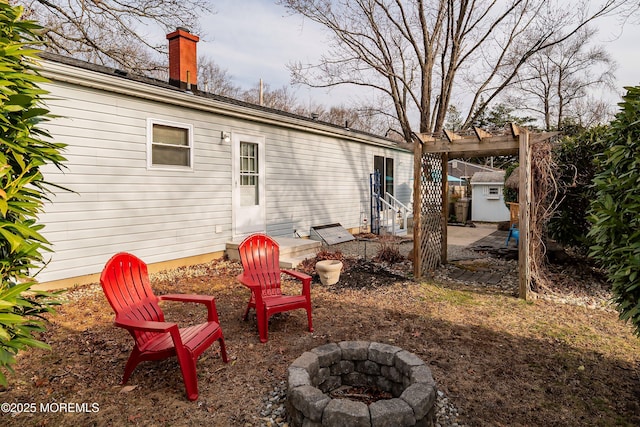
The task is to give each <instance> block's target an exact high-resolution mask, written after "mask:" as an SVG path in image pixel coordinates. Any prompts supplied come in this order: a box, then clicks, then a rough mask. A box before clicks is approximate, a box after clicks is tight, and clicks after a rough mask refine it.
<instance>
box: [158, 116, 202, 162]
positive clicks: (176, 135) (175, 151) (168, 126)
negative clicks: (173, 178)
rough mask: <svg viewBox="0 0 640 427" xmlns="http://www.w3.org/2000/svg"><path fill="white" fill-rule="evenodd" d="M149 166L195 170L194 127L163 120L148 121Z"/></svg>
mask: <svg viewBox="0 0 640 427" xmlns="http://www.w3.org/2000/svg"><path fill="white" fill-rule="evenodd" d="M147 166H148V167H150V168H165V169H166V168H179V169H182V168H188V169H192V168H193V127H192V126H191V125H187V124H182V123H174V122H168V121H163V120H155V119H148V120H147Z"/></svg>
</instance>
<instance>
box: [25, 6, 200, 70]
mask: <svg viewBox="0 0 640 427" xmlns="http://www.w3.org/2000/svg"><path fill="white" fill-rule="evenodd" d="M16 3H18V4H21V5H23V6H24V7H25V10H26V14H27V16H28V17H29V18H30V19H36V20H38V21H39V22H40V23H41V24H42V25H43V27H45V33H44V36H45V37H46V38H47V39H48V41H49V43H48V48H47V49H48V50H50V51H53V52H56V53H61V54H65V55H73V56H74V57H76V58H78V59H84V60H87V61H90V62H94V63H98V64H102V65H108V66H112V67H116V68H122V69H124V70H127V71H132V72H134V73H140V74H150V73H153V72H155V71H157V70H161V69H164V68H166V65H165V64H166V59H165V58H166V49H167V47H166V46H167V44H166V42H165V41H164V39H163V40H162V42H159V43H157V44H154V43H152V42H151V40H154V39H157V37H149V36H148V35H147V31H149V29H151V28H152V27H154V26H155V27H160V29H161V31H163V32H164V33H165V34H166V33H167V32H170V31H173V30H175V29H176V28H177V27H186V28H189V29H190V30H192V31H196V32H198V33H201V31H200V26H199V22H198V19H199V17H200V16H201V14H202V13H204V12H211V6H210V3H211V1H210V0H182V1H178V0H22V1H17V2H16Z"/></svg>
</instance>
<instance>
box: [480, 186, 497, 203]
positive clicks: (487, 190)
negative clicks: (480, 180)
mask: <svg viewBox="0 0 640 427" xmlns="http://www.w3.org/2000/svg"><path fill="white" fill-rule="evenodd" d="M492 188H494V189H496V190H497V193H496V194H491V189H492ZM483 193H484V196H485V198H486V199H488V200H500V186H498V185H487V186H485V187H484V189H483Z"/></svg>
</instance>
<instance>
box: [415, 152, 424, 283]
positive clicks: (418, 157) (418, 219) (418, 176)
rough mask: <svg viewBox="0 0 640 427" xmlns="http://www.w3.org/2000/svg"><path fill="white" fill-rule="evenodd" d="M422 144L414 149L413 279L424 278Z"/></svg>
mask: <svg viewBox="0 0 640 427" xmlns="http://www.w3.org/2000/svg"><path fill="white" fill-rule="evenodd" d="M421 184H422V143H421V142H418V141H416V142H415V143H414V147H413V277H414V278H415V279H419V278H420V277H422V249H421V248H422V246H421V243H422V215H421V213H422V188H421V187H422V185H421Z"/></svg>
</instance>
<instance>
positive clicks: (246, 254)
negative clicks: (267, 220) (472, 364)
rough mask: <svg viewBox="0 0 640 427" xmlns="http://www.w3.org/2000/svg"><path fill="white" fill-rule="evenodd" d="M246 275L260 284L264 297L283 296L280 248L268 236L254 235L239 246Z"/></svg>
mask: <svg viewBox="0 0 640 427" xmlns="http://www.w3.org/2000/svg"><path fill="white" fill-rule="evenodd" d="M238 251H239V253H240V260H241V261H242V268H243V269H244V274H245V275H247V276H249V278H250V279H251V280H252V281H254V282H255V283H259V284H260V289H261V291H262V295H264V296H277V295H282V291H281V289H280V247H279V246H278V243H277V242H276V241H275V240H273V239H272V238H271V237H269V236H267V235H266V234H261V233H258V234H252V235H251V236H249V237H247V238H246V239H244V240H243V241H242V243H240V245H239V246H238Z"/></svg>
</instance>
